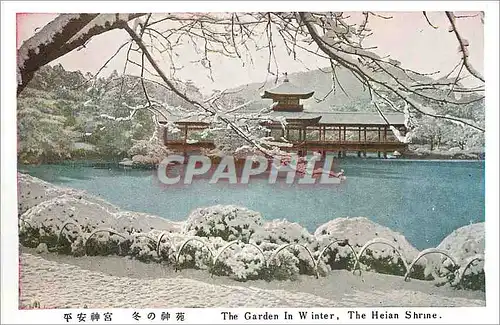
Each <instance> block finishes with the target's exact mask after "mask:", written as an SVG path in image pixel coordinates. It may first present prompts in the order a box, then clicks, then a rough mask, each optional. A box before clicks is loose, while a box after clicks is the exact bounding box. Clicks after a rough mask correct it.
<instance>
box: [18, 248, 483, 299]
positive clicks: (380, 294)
mask: <svg viewBox="0 0 500 325" xmlns="http://www.w3.org/2000/svg"><path fill="white" fill-rule="evenodd" d="M24 250H25V251H26V249H24ZM28 251H30V250H28ZM20 280H21V281H20V286H21V296H20V301H21V304H22V305H28V304H31V303H33V302H34V301H38V302H40V304H41V306H42V307H46V308H56V307H59V308H61V307H73V308H78V307H79V308H81V307H83V306H84V305H87V307H89V308H110V307H114V308H120V307H123V308H160V307H166V306H168V307H170V308H175V307H362V306H366V307H368V306H392V307H395V306H427V307H428V306H433V307H437V306H443V307H453V306H484V305H485V300H484V293H482V292H478V291H457V290H452V289H449V288H436V287H434V286H433V285H431V284H430V283H427V282H425V281H412V282H404V281H402V280H401V278H400V277H395V276H389V275H381V274H376V273H364V274H363V276H362V277H358V276H356V275H353V274H352V273H350V272H347V271H336V272H335V273H334V274H331V275H330V276H328V277H325V278H321V279H315V278H313V277H309V276H303V277H300V278H299V280H297V281H293V282H292V281H275V282H265V281H251V282H246V283H244V284H241V283H239V284H238V285H235V282H234V281H231V280H228V279H227V278H226V277H214V278H210V277H209V276H206V273H205V272H203V271H196V270H183V271H181V272H178V273H174V272H173V271H172V270H171V269H170V268H167V267H164V266H162V265H159V264H156V263H151V264H146V263H142V262H139V261H135V260H132V259H127V258H121V257H101V256H94V257H78V258H75V257H70V256H58V255H56V254H44V255H39V256H37V255H33V254H32V251H30V252H29V253H22V254H21V279H20Z"/></svg>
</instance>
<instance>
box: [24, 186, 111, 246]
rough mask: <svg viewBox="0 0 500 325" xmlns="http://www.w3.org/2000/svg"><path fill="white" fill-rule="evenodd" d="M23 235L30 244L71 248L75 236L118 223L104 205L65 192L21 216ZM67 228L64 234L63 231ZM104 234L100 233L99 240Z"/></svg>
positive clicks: (97, 235)
mask: <svg viewBox="0 0 500 325" xmlns="http://www.w3.org/2000/svg"><path fill="white" fill-rule="evenodd" d="M20 219H22V221H21V222H20V229H19V238H20V240H21V243H23V244H24V245H26V246H28V247H36V246H37V245H38V244H40V243H42V242H43V243H46V244H47V245H48V246H49V248H55V247H58V249H68V247H69V246H70V245H71V242H72V241H73V240H76V239H77V238H78V237H80V236H82V233H91V232H92V231H94V230H96V229H100V228H113V227H115V221H116V219H115V218H114V215H113V214H112V213H111V212H109V211H108V210H107V209H106V208H104V207H103V206H101V205H99V204H97V203H94V202H90V201H88V200H86V199H84V198H83V197H74V196H73V195H67V194H64V195H61V196H57V197H55V198H52V199H50V200H47V201H44V202H41V203H40V204H38V205H36V206H34V207H32V208H30V209H29V210H27V211H26V212H25V213H24V214H22V215H21V216H20ZM67 221H71V222H73V223H75V224H76V225H78V226H75V225H73V224H68V225H67V226H66V227H65V230H63V235H64V236H63V238H62V239H61V240H59V233H60V232H61V230H62V229H63V226H64V225H65V223H66V222H67ZM102 236H104V235H101V234H96V240H97V239H98V238H101V237H102Z"/></svg>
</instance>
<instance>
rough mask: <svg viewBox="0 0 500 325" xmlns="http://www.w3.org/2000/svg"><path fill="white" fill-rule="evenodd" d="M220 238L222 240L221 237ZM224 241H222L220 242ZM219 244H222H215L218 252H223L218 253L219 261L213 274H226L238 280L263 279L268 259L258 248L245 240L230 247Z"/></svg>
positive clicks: (215, 262) (212, 270)
mask: <svg viewBox="0 0 500 325" xmlns="http://www.w3.org/2000/svg"><path fill="white" fill-rule="evenodd" d="M218 239H219V240H220V238H218ZM222 243H223V242H220V244H222ZM224 243H225V242H224ZM227 244H229V243H226V245H227ZM218 246H220V245H214V247H216V248H217V252H221V254H220V255H219V254H218V253H216V256H218V258H217V261H214V265H213V267H212V269H211V272H212V273H213V274H215V275H226V276H229V277H232V278H234V279H236V280H238V281H246V280H255V279H262V278H263V277H264V273H265V272H266V261H265V257H264V256H263V255H262V254H261V252H260V251H259V249H258V248H256V247H254V246H252V245H248V244H245V243H243V242H237V243H234V244H232V245H231V246H229V247H227V246H226V247H225V245H224V246H222V248H219V247H218ZM224 247H225V249H224ZM222 249H224V251H222Z"/></svg>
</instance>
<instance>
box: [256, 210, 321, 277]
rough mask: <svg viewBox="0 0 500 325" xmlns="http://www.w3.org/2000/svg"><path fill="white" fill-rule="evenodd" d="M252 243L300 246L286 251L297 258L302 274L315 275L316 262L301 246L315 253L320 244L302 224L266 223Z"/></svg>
mask: <svg viewBox="0 0 500 325" xmlns="http://www.w3.org/2000/svg"><path fill="white" fill-rule="evenodd" d="M252 242H255V243H257V244H262V243H271V244H277V245H279V246H282V245H285V244H298V245H292V246H289V247H288V248H287V249H286V250H287V252H289V253H292V254H293V255H294V256H295V257H296V258H297V260H298V264H297V265H296V267H298V269H299V273H300V274H308V275H314V274H315V270H314V262H312V260H311V256H309V253H308V252H307V250H306V249H305V248H303V247H300V246H299V245H304V246H305V247H306V248H307V249H309V250H311V251H314V250H317V249H318V242H317V241H316V239H315V238H314V236H313V235H311V234H310V233H309V232H308V231H307V229H305V228H304V227H302V226H301V225H300V224H298V223H296V222H290V221H288V220H286V219H283V220H272V221H270V222H265V223H264V226H263V227H262V228H261V229H258V230H257V232H256V233H255V234H254V235H253V236H252ZM280 254H281V253H280Z"/></svg>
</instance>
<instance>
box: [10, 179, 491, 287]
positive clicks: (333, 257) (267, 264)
mask: <svg viewBox="0 0 500 325" xmlns="http://www.w3.org/2000/svg"><path fill="white" fill-rule="evenodd" d="M19 188H20V195H19V198H20V201H19V206H20V241H21V243H22V244H23V245H25V246H29V247H37V246H38V245H40V244H42V243H45V244H47V246H48V249H49V250H51V251H58V252H61V253H66V254H72V255H84V254H87V255H110V254H115V255H121V256H131V257H134V258H137V259H140V260H143V261H155V262H161V263H167V264H170V265H171V266H173V267H176V268H197V269H204V270H206V271H208V272H210V273H212V274H215V275H226V276H229V277H232V278H234V279H237V280H240V281H245V280H252V279H266V280H274V279H296V278H297V277H298V276H300V275H313V276H326V275H328V274H330V273H331V272H332V270H336V269H347V270H353V269H359V270H369V271H375V272H379V273H387V274H393V275H400V276H401V277H399V278H398V279H400V280H401V281H403V276H405V275H407V276H408V277H410V278H414V279H429V280H430V279H433V278H435V275H438V276H439V277H442V276H444V275H447V273H446V274H444V271H446V270H448V271H447V272H448V273H450V272H451V274H455V273H457V272H455V270H451V271H450V270H449V268H447V267H445V268H444V269H445V270H444V271H443V270H442V269H443V267H442V265H445V266H447V263H448V262H447V260H443V261H438V262H439V263H429V260H428V257H429V255H426V256H423V257H422V258H419V259H418V261H416V264H415V265H412V262H413V261H415V260H416V259H417V258H418V257H419V253H421V252H419V251H418V250H417V249H415V248H414V247H413V246H412V245H411V244H410V243H408V241H407V240H406V239H405V238H404V237H403V236H402V235H400V234H398V233H396V232H393V231H392V230H390V229H389V228H386V227H382V226H380V225H377V224H375V223H373V222H371V221H370V220H368V219H366V218H362V217H357V218H338V219H335V220H332V221H330V222H328V223H327V224H325V225H323V226H320V227H319V228H318V230H317V231H316V232H315V233H314V234H311V233H309V232H308V231H307V230H306V229H305V228H303V227H302V226H301V225H300V224H297V223H291V222H288V221H286V220H273V221H271V222H265V221H264V220H262V216H261V214H260V213H259V212H256V211H251V210H248V209H246V208H242V207H236V206H214V207H208V208H200V209H196V210H195V211H193V212H192V213H191V214H190V216H188V218H187V219H186V221H185V222H183V223H178V222H172V221H169V220H167V219H163V218H160V217H155V216H149V215H146V214H141V213H136V212H124V211H121V210H119V209H118V208H116V207H114V206H112V205H109V204H108V203H106V202H103V201H102V200H100V199H97V198H94V197H92V196H90V195H87V194H82V193H81V192H77V191H74V190H69V189H61V188H59V187H56V186H54V185H51V184H48V183H45V182H43V181H40V180H37V179H35V178H33V177H31V176H28V175H20V176H19ZM482 227H483V232H484V225H483V226H482ZM479 228H480V226H479ZM479 228H478V229H479ZM460 238H461V237H460ZM459 246H460V245H459V244H457V247H459ZM483 246H484V245H483ZM476 251H478V254H482V253H484V249H483V251H481V250H480V247H479V245H478V249H476ZM436 254H442V253H440V252H433V255H436ZM450 254H451V255H453V254H455V253H454V252H451V253H450ZM451 258H452V259H454V260H457V259H458V258H454V256H452V257H451ZM447 259H449V258H447ZM458 260H460V259H458ZM410 266H411V267H410ZM207 274H208V273H207ZM443 274H444V275H443ZM436 277H437V276H436ZM452 280H453V281H455V280H456V278H455V279H451V278H450V281H448V282H449V283H450V284H451V283H454V282H453V281H452ZM483 283H484V282H483ZM466 287H469V286H466ZM479 287H480V288H481V286H479ZM482 288H484V284H483V285H482Z"/></svg>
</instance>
